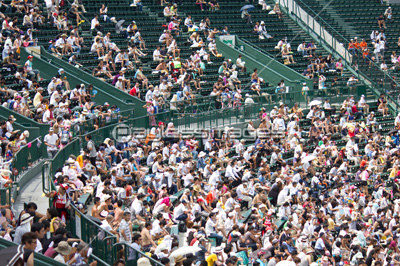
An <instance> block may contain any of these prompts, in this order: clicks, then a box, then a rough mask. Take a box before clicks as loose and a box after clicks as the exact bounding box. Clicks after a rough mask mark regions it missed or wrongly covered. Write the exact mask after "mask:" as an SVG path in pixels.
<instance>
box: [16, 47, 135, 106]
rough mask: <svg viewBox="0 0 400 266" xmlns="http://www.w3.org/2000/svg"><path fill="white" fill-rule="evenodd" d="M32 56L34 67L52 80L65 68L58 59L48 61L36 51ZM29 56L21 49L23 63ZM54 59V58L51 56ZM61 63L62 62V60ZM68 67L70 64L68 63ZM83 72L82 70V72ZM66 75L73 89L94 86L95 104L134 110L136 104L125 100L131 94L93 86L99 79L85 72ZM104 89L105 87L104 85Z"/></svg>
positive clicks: (96, 85) (93, 99)
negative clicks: (81, 86)
mask: <svg viewBox="0 0 400 266" xmlns="http://www.w3.org/2000/svg"><path fill="white" fill-rule="evenodd" d="M31 52H32V53H31V54H32V55H33V56H34V59H33V67H34V68H37V69H41V70H42V72H45V73H46V75H48V78H49V79H51V78H52V77H55V76H56V75H57V74H58V70H59V69H60V68H64V66H60V65H58V64H57V62H56V59H57V58H56V57H53V58H54V59H53V58H50V59H47V60H45V59H46V57H45V55H42V54H40V55H39V54H37V53H35V52H34V51H31ZM28 55H30V53H28V51H27V50H26V49H21V62H24V60H26V58H27V57H28ZM50 57H52V56H50ZM60 61H61V60H60ZM67 65H68V63H67ZM70 67H73V66H72V65H70ZM80 71H81V70H80ZM64 72H65V73H64V75H65V76H66V77H67V78H68V82H69V84H70V87H71V89H73V88H75V87H76V85H80V84H82V83H83V84H85V85H86V86H87V85H89V84H92V85H93V89H94V90H96V91H97V94H96V95H95V96H93V95H92V101H93V102H94V103H98V104H103V103H104V102H108V103H109V104H110V106H111V105H117V107H118V108H120V109H121V110H127V109H133V108H134V107H135V105H134V103H133V102H131V103H128V102H126V101H124V99H125V98H127V95H128V96H129V97H132V96H130V95H129V94H127V93H125V98H124V97H122V96H121V95H118V93H119V92H121V93H123V92H122V91H119V90H118V89H117V88H115V87H113V86H111V85H109V86H111V87H112V88H113V89H112V90H109V91H105V90H104V89H103V88H102V87H99V84H96V83H95V84H93V82H92V81H93V80H97V78H93V77H92V79H86V76H83V75H82V73H84V72H83V71H81V72H82V73H80V72H78V73H75V72H72V73H71V72H69V68H68V69H66V68H64ZM103 87H104V85H103Z"/></svg>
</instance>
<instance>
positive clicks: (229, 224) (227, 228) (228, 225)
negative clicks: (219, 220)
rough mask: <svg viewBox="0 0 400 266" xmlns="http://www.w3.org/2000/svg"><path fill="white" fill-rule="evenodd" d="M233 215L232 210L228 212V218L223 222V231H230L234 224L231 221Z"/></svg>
mask: <svg viewBox="0 0 400 266" xmlns="http://www.w3.org/2000/svg"><path fill="white" fill-rule="evenodd" d="M234 216H235V215H234V214H233V213H232V212H230V213H229V214H228V218H227V219H226V220H225V223H224V227H225V231H226V232H230V231H231V230H232V227H233V225H234V223H233V218H234Z"/></svg>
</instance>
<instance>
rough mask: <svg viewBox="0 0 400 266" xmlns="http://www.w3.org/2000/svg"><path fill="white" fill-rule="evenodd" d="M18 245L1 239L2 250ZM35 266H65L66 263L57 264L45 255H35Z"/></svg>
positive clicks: (0, 247) (0, 246)
mask: <svg viewBox="0 0 400 266" xmlns="http://www.w3.org/2000/svg"><path fill="white" fill-rule="evenodd" d="M16 245H17V244H15V243H13V242H10V241H7V240H5V239H3V238H0V249H5V248H9V247H12V246H16ZM3 262H6V261H3ZM2 265H3V264H2ZM4 265H5V264H4ZM34 265H35V266H65V264H64V263H60V262H57V261H55V260H54V259H52V258H49V257H46V256H45V255H43V254H40V253H35V255H34Z"/></svg>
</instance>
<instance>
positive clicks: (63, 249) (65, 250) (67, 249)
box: [54, 241, 72, 256]
mask: <svg viewBox="0 0 400 266" xmlns="http://www.w3.org/2000/svg"><path fill="white" fill-rule="evenodd" d="M54 250H55V251H57V252H58V253H60V254H61V255H63V256H68V255H69V254H71V251H72V247H71V246H70V245H69V244H68V242H67V241H61V242H60V243H58V246H57V248H55V249H54Z"/></svg>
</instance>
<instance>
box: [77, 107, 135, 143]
mask: <svg viewBox="0 0 400 266" xmlns="http://www.w3.org/2000/svg"><path fill="white" fill-rule="evenodd" d="M133 116H134V109H128V110H124V111H120V112H118V113H112V114H110V115H109V116H96V117H93V118H90V119H87V120H84V121H80V122H78V123H75V124H73V125H72V126H71V133H72V136H73V137H76V136H80V135H85V134H87V133H89V132H92V131H94V130H97V129H99V128H102V127H105V126H107V125H111V124H117V123H118V122H119V121H120V119H122V120H128V119H129V118H132V117H133Z"/></svg>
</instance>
